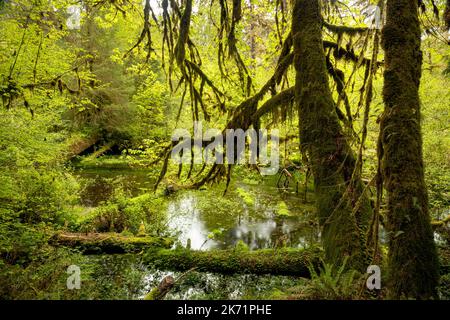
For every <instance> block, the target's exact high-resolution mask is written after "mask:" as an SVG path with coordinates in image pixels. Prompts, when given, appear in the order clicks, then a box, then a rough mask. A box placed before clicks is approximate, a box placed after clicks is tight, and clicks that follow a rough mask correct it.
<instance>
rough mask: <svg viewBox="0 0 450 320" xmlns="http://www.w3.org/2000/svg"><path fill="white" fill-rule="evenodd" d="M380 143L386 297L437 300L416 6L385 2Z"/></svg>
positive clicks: (408, 0)
mask: <svg viewBox="0 0 450 320" xmlns="http://www.w3.org/2000/svg"><path fill="white" fill-rule="evenodd" d="M382 46H383V49H384V51H385V72H384V87H383V99H384V103H385V111H384V114H383V116H382V119H381V124H380V125H381V127H380V134H381V137H380V141H381V146H382V149H381V153H382V154H381V156H382V174H383V180H384V185H385V188H386V190H387V197H388V199H387V220H388V226H387V228H388V231H389V235H390V240H389V256H388V260H389V261H388V268H389V292H390V295H391V297H392V298H418V299H422V298H423V299H425V298H430V297H436V295H437V293H436V286H437V284H438V275H439V272H438V258H437V254H436V248H435V244H434V240H433V232H432V228H431V224H430V217H429V213H428V196H427V190H426V185H425V181H424V166H423V159H422V135H421V125H420V101H419V93H418V89H419V84H420V77H421V67H422V52H421V50H420V25H419V19H418V6H417V0H388V1H387V12H386V25H385V26H384V28H383V33H382Z"/></svg>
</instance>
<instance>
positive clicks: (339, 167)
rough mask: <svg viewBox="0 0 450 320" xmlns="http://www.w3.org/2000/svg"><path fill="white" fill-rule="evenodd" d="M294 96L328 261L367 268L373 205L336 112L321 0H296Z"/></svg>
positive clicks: (294, 18)
mask: <svg viewBox="0 0 450 320" xmlns="http://www.w3.org/2000/svg"><path fill="white" fill-rule="evenodd" d="M292 34H293V39H294V55H295V58H294V64H295V68H296V72H297V73H296V85H295V101H296V106H297V108H298V110H299V127H300V140H301V146H300V147H301V149H302V151H304V152H306V154H307V155H308V158H309V162H310V165H311V169H312V173H313V176H314V188H315V196H316V206H317V210H318V216H319V222H320V225H321V227H322V242H323V246H324V249H325V256H326V259H327V260H328V261H332V262H334V263H342V261H343V259H344V258H345V257H348V258H349V265H348V266H351V267H353V268H356V269H359V270H364V271H365V268H366V267H367V264H368V262H369V261H368V257H369V251H368V249H367V246H366V233H367V229H368V228H367V226H368V220H369V218H370V216H371V212H372V209H371V207H370V203H369V200H368V198H367V196H366V195H365V194H364V192H363V185H362V183H361V180H360V178H359V177H356V179H352V175H353V172H354V168H355V156H354V154H353V152H352V150H351V148H350V146H349V143H348V140H347V137H346V136H345V135H344V134H343V130H342V128H341V125H340V123H339V120H338V117H337V115H336V112H335V104H334V101H333V99H332V95H331V91H330V88H329V84H328V74H327V69H326V62H325V53H324V50H323V45H322V18H321V10H320V3H319V1H318V0H295V5H294V10H293V20H292Z"/></svg>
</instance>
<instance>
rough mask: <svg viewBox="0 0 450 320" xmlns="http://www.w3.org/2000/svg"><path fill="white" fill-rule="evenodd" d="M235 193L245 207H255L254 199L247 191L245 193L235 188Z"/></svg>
mask: <svg viewBox="0 0 450 320" xmlns="http://www.w3.org/2000/svg"><path fill="white" fill-rule="evenodd" d="M236 192H237V194H238V195H239V196H240V197H241V199H242V200H243V201H244V203H245V204H246V205H247V206H254V205H255V197H254V196H252V195H251V194H250V193H249V192H248V191H246V190H244V189H242V188H237V189H236Z"/></svg>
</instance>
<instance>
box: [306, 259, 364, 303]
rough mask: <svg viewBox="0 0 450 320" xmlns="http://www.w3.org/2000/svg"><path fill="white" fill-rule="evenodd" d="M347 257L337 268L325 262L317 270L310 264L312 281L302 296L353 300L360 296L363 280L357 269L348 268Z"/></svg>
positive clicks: (319, 298)
mask: <svg viewBox="0 0 450 320" xmlns="http://www.w3.org/2000/svg"><path fill="white" fill-rule="evenodd" d="M346 263H347V259H345V260H344V263H343V264H342V265H341V266H340V267H339V268H336V267H335V266H333V265H332V264H327V263H323V267H321V268H320V271H319V272H317V271H316V269H315V267H313V266H310V267H309V272H310V274H311V282H310V283H309V284H308V285H307V286H306V287H305V288H304V289H303V292H302V295H301V298H303V299H313V300H315V299H317V300H351V299H358V298H359V290H360V289H361V284H362V282H361V281H360V278H359V274H358V272H357V271H355V270H347V269H346Z"/></svg>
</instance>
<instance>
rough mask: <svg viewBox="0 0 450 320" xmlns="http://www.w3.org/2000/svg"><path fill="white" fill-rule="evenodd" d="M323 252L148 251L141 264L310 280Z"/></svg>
mask: <svg viewBox="0 0 450 320" xmlns="http://www.w3.org/2000/svg"><path fill="white" fill-rule="evenodd" d="M321 256H322V252H321V250H320V249H318V248H314V249H295V248H282V249H262V250H254V251H250V250H238V249H229V250H211V251H195V250H189V249H186V248H177V249H174V250H170V249H157V248H154V249H149V250H147V251H146V253H145V254H144V258H143V259H144V263H146V264H148V265H150V266H152V267H154V268H157V269H160V270H173V271H186V270H189V269H191V268H195V269H196V271H204V272H214V273H222V274H234V273H241V274H243V273H252V274H274V275H275V274H277V275H296V276H301V277H309V276H310V273H309V267H310V266H313V267H314V268H318V267H319V266H320V265H321V259H320V257H321Z"/></svg>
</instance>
